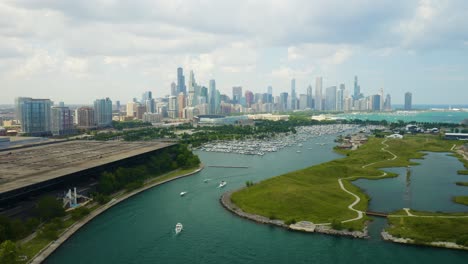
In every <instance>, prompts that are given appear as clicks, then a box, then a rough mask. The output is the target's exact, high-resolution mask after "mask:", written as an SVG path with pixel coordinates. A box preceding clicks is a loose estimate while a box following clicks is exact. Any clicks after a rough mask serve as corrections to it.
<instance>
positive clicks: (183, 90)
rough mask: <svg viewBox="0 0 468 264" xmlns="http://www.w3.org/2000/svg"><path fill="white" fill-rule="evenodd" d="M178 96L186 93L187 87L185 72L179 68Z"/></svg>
mask: <svg viewBox="0 0 468 264" xmlns="http://www.w3.org/2000/svg"><path fill="white" fill-rule="evenodd" d="M176 92H177V94H179V93H184V94H185V93H186V92H187V91H186V87H185V76H184V70H183V69H182V68H181V67H179V68H177V91H176Z"/></svg>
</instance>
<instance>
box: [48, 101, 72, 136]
mask: <svg viewBox="0 0 468 264" xmlns="http://www.w3.org/2000/svg"><path fill="white" fill-rule="evenodd" d="M51 114H52V118H51V119H52V122H51V131H52V135H54V136H62V135H70V134H73V133H74V129H73V116H72V112H71V111H70V108H68V107H65V106H63V107H60V106H58V107H57V106H53V107H52V113H51Z"/></svg>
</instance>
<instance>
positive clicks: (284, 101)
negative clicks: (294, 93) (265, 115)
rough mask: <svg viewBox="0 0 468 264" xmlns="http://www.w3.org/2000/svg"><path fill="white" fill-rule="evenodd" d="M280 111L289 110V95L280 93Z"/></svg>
mask: <svg viewBox="0 0 468 264" xmlns="http://www.w3.org/2000/svg"><path fill="white" fill-rule="evenodd" d="M278 110H279V111H283V112H284V111H287V110H288V93H280V104H279V109H278Z"/></svg>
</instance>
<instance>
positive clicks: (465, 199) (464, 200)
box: [453, 196, 468, 205]
mask: <svg viewBox="0 0 468 264" xmlns="http://www.w3.org/2000/svg"><path fill="white" fill-rule="evenodd" d="M453 201H454V202H456V203H459V204H464V205H468V196H455V197H454V198H453Z"/></svg>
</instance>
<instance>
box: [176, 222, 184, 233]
mask: <svg viewBox="0 0 468 264" xmlns="http://www.w3.org/2000/svg"><path fill="white" fill-rule="evenodd" d="M183 228H184V226H183V225H182V224H181V223H177V224H176V226H175V233H176V234H179V233H180V232H182V229H183Z"/></svg>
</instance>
